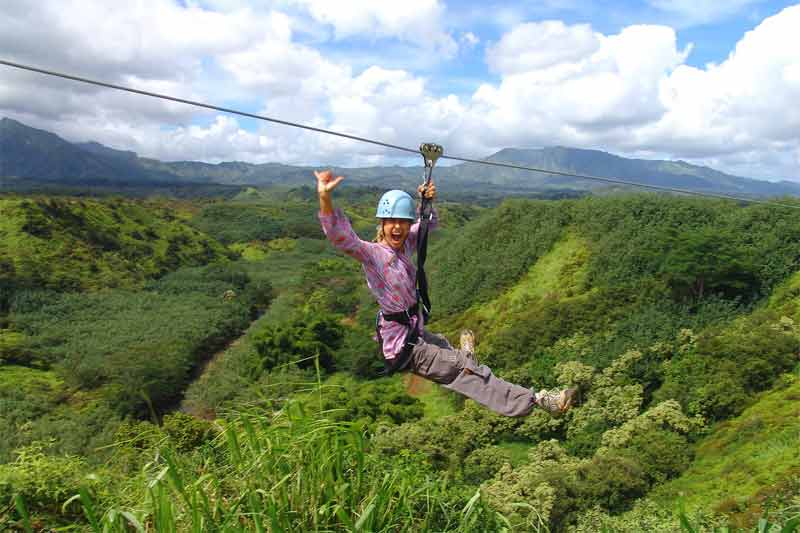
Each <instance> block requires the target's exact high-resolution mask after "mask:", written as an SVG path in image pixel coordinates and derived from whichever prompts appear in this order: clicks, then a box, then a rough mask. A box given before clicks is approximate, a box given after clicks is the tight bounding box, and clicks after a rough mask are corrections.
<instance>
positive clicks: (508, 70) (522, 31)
mask: <svg viewBox="0 0 800 533" xmlns="http://www.w3.org/2000/svg"><path fill="white" fill-rule="evenodd" d="M600 38H601V35H600V34H598V33H595V32H593V31H592V28H591V26H589V25H588V24H578V25H575V26H567V25H565V24H564V23H563V22H561V21H560V20H548V21H545V22H530V23H525V24H520V25H518V26H516V27H515V28H513V29H512V30H511V31H509V32H508V33H506V34H505V35H503V37H502V38H501V39H500V41H499V42H498V43H497V44H495V45H493V46H491V47H489V49H488V50H487V52H486V60H487V62H488V64H489V67H490V68H491V69H492V70H493V71H495V72H499V73H502V74H506V75H508V74H517V73H520V72H529V71H532V70H536V69H542V68H547V67H549V66H552V65H558V64H563V63H566V62H570V61H576V60H581V59H583V58H585V57H587V56H589V55H591V54H592V53H593V52H595V51H596V50H597V49H598V48H599V47H600Z"/></svg>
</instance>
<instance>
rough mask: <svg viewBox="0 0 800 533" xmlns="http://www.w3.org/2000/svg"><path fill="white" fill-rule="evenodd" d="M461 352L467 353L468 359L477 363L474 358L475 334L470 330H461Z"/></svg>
mask: <svg viewBox="0 0 800 533" xmlns="http://www.w3.org/2000/svg"><path fill="white" fill-rule="evenodd" d="M461 351H462V352H467V353H468V354H469V356H470V358H471V359H472V360H473V361H475V362H477V359H476V358H475V334H474V333H472V330H471V329H462V330H461Z"/></svg>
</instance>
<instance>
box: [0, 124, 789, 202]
mask: <svg viewBox="0 0 800 533" xmlns="http://www.w3.org/2000/svg"><path fill="white" fill-rule="evenodd" d="M445 149H446V147H445ZM487 159H488V160H490V161H496V162H504V163H511V164H516V165H524V166H529V167H536V168H541V169H545V170H555V171H559V172H568V173H575V174H588V175H592V176H599V177H606V178H617V179H621V180H625V181H635V182H639V183H643V184H648V185H657V186H662V187H674V188H679V189H688V190H692V191H698V192H708V193H717V194H732V195H738V196H753V197H755V196H762V197H763V196H784V195H792V196H800V183H794V182H789V181H780V182H768V181H763V180H755V179H750V178H743V177H739V176H732V175H730V174H725V173H723V172H719V171H716V170H714V169H711V168H708V167H703V166H697V165H690V164H689V163H685V162H683V161H659V160H646V159H626V158H623V157H619V156H616V155H613V154H609V153H606V152H602V151H598V150H581V149H576V148H565V147H549V148H541V149H517V148H506V149H503V150H501V151H499V152H497V153H496V154H494V155H492V156H490V157H489V158H487ZM335 170H336V171H337V172H340V173H342V174H344V175H346V176H347V177H348V182H349V183H350V184H353V185H374V186H381V187H389V186H391V187H399V188H405V189H412V188H414V187H415V186H416V184H418V183H419V182H420V180H421V176H422V169H421V167H401V166H390V167H367V168H336V169H335ZM311 171H312V168H310V167H299V166H290V165H282V164H279V163H266V164H251V163H243V162H225V163H219V164H209V163H201V162H196V161H178V162H164V161H158V160H156V159H148V158H143V157H139V156H138V155H137V154H136V153H135V152H130V151H122V150H115V149H112V148H109V147H107V146H103V145H102V144H99V143H96V142H89V143H70V142H68V141H66V140H64V139H62V138H61V137H59V136H58V135H55V134H54V133H50V132H47V131H44V130H39V129H35V128H31V127H29V126H26V125H25V124H22V123H20V122H18V121H15V120H12V119H9V118H3V119H1V120H0V190H1V189H2V188H3V187H4V186H7V185H8V184H10V183H16V184H19V183H29V184H36V183H41V184H59V185H65V186H92V185H100V186H120V187H124V186H145V187H146V186H174V185H181V186H191V185H192V184H197V185H209V184H220V185H249V186H256V187H258V186H264V185H303V184H306V185H308V184H311V182H312V181H313V179H312V178H311ZM435 175H436V178H437V185H438V186H439V187H440V189H441V190H443V191H458V192H481V193H484V194H485V193H487V192H489V191H491V192H493V193H496V194H531V193H543V192H548V191H550V192H555V191H561V192H570V191H572V192H576V193H577V192H581V191H594V190H598V189H607V188H609V187H611V186H612V185H611V184H608V183H604V182H601V181H595V180H585V179H578V178H571V177H564V176H557V175H552V174H546V173H539V172H528V171H523V170H515V169H507V168H501V167H492V166H486V165H479V164H476V163H464V164H459V165H454V166H447V167H446V166H440V167H437V169H436V172H435ZM614 187H615V188H622V187H621V186H614Z"/></svg>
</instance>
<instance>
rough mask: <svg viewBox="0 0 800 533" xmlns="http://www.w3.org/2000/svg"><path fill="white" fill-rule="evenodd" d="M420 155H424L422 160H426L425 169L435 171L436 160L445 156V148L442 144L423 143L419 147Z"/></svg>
mask: <svg viewBox="0 0 800 533" xmlns="http://www.w3.org/2000/svg"><path fill="white" fill-rule="evenodd" d="M419 153H420V154H422V159H424V160H425V168H430V169H433V166H434V165H435V164H436V160H437V159H439V158H440V157H441V156H442V154H444V148H442V145H440V144H434V143H422V144H420V145H419Z"/></svg>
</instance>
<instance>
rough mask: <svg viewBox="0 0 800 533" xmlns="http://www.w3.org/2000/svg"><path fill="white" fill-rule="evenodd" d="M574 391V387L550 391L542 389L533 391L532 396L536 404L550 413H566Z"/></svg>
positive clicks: (573, 397) (570, 404) (573, 396)
mask: <svg viewBox="0 0 800 533" xmlns="http://www.w3.org/2000/svg"><path fill="white" fill-rule="evenodd" d="M576 392H577V391H576V390H575V389H564V390H558V389H553V390H550V391H548V390H546V389H542V390H540V391H539V392H538V393H536V392H535V393H534V394H533V397H534V402H535V403H536V405H538V406H539V407H541V408H542V409H544V410H545V411H547V412H548V413H550V414H551V415H560V414H563V413H566V412H567V411H568V410H569V408H570V407H571V406H572V401H573V400H574V399H575V393H576Z"/></svg>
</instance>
